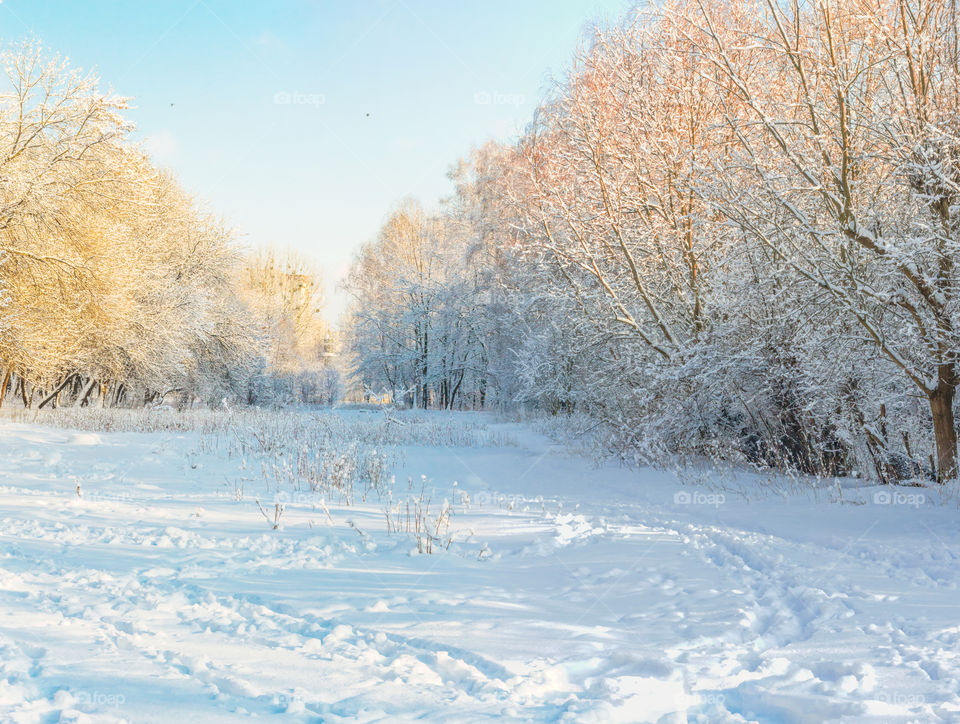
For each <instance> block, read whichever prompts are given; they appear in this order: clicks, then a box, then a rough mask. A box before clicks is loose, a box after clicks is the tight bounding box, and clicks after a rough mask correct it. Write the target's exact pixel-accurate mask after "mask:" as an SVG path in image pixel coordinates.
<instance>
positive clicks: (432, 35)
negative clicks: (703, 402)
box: [0, 0, 629, 316]
mask: <svg viewBox="0 0 960 724" xmlns="http://www.w3.org/2000/svg"><path fill="white" fill-rule="evenodd" d="M628 4H629V3H628V2H626V1H625V0H552V1H551V0H512V1H511V0H488V1H485V2H477V1H475V2H457V1H456V0H450V1H448V2H441V1H440V0H430V1H428V0H362V1H359V2H349V1H347V0H341V1H339V2H333V1H332V0H322V1H321V0H278V1H276V2H272V3H271V2H246V1H245V0H244V1H240V0H232V1H231V0H165V1H164V2H156V1H151V2H129V1H128V0H110V1H107V0H83V1H82V2H78V1H77V0H42V1H41V0H3V1H2V4H0V28H2V37H3V40H4V41H6V42H10V41H18V40H20V39H22V38H24V37H31V36H32V37H35V38H37V39H39V40H40V41H42V42H43V43H44V45H46V46H48V47H49V48H50V49H51V50H52V51H56V52H59V53H61V54H63V55H66V56H68V57H69V58H70V60H71V62H72V63H73V64H74V65H77V66H80V67H83V68H88V69H95V70H96V71H97V72H98V74H99V75H100V77H101V79H102V82H103V86H104V87H105V88H112V89H113V90H115V91H116V92H118V93H119V94H121V95H126V96H132V97H133V99H134V101H133V105H134V106H135V108H134V109H133V110H132V111H131V112H130V117H131V119H132V120H133V121H134V122H135V123H136V124H137V128H138V132H137V135H138V136H139V137H140V138H141V139H143V140H144V142H145V143H146V146H147V148H148V149H149V150H150V152H151V153H152V155H153V156H154V158H155V160H156V161H157V162H158V163H159V164H161V165H163V166H165V167H169V168H171V169H173V170H174V172H175V173H176V174H177V176H178V177H179V178H180V180H181V181H182V182H183V184H184V185H185V186H186V187H187V188H188V189H190V190H191V191H192V192H194V193H195V194H196V195H197V196H198V197H200V198H202V199H204V200H205V201H206V202H208V204H209V206H210V207H211V208H212V209H213V210H214V211H216V212H217V213H219V214H221V215H222V216H223V217H224V218H225V219H226V220H227V221H228V222H229V223H230V224H231V225H233V226H234V227H236V228H237V230H238V232H239V233H240V234H241V238H242V239H243V241H244V242H245V243H247V244H250V245H260V244H273V245H277V246H281V247H286V246H290V247H294V248H298V249H301V250H302V251H304V252H305V253H307V254H308V255H309V256H311V257H312V258H314V259H315V260H316V261H317V263H318V265H319V266H320V267H321V268H322V269H323V272H324V276H325V279H326V282H327V287H328V299H329V301H330V313H331V315H332V316H336V315H337V314H339V312H340V311H341V310H342V308H343V297H342V294H341V293H340V292H338V291H337V290H336V286H337V281H338V278H339V277H340V276H341V275H342V274H343V273H344V271H345V270H346V268H347V266H348V265H349V262H350V260H351V258H352V256H353V253H354V251H355V250H356V249H357V247H358V246H359V245H360V244H362V243H363V242H364V241H367V240H369V239H371V238H373V236H374V235H375V234H376V231H377V228H378V227H379V226H380V223H381V222H382V220H383V218H384V216H385V214H386V213H387V212H388V211H389V209H390V208H391V206H392V205H393V204H394V203H396V202H397V201H398V200H399V199H401V198H403V197H404V196H407V195H412V196H415V197H417V198H420V199H421V200H422V201H423V202H425V203H426V204H427V205H430V204H432V203H434V202H435V201H436V200H437V199H438V198H440V197H442V196H444V195H446V194H447V193H448V192H449V184H448V181H447V180H446V177H445V174H446V171H447V169H448V167H449V166H450V164H451V163H452V162H453V161H455V160H456V159H457V158H458V157H459V156H462V155H464V154H465V153H466V152H467V151H468V150H469V149H470V147H471V146H474V145H477V144H479V143H482V142H483V141H484V140H486V139H487V138H491V137H492V138H499V139H509V138H510V137H512V136H513V135H515V134H516V132H517V131H518V130H519V129H520V128H521V127H522V126H523V124H524V123H526V122H527V121H528V120H529V118H530V116H531V114H532V111H533V108H534V106H535V103H536V100H537V98H538V97H539V96H540V95H541V94H542V93H543V91H544V90H545V89H546V88H547V87H548V83H549V79H550V77H551V73H554V74H557V73H560V72H562V70H563V68H564V66H565V65H566V63H567V62H568V61H569V59H570V56H571V53H572V51H573V48H574V47H575V45H576V43H577V41H578V38H579V37H580V35H581V33H582V31H583V29H584V28H585V26H586V25H587V23H588V22H589V21H591V20H594V19H603V18H609V17H615V16H617V15H619V14H620V13H621V12H623V11H624V10H625V9H626V8H627V7H628Z"/></svg>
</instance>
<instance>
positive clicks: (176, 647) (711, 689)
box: [0, 413, 960, 722]
mask: <svg viewBox="0 0 960 724" xmlns="http://www.w3.org/2000/svg"><path fill="white" fill-rule="evenodd" d="M351 414H354V415H356V416H359V414H360V413H351ZM367 414H374V413H367ZM437 419H439V420H449V421H450V422H449V424H451V425H456V424H459V423H458V422H457V420H458V419H459V418H457V417H455V416H454V417H443V416H437ZM470 419H473V420H475V419H476V418H470ZM491 427H493V428H494V429H495V430H497V431H501V432H502V433H503V436H502V437H503V439H502V440H501V441H500V442H501V443H503V442H506V443H511V441H512V443H513V444H496V445H488V446H481V447H440V446H422V445H408V446H406V447H405V448H404V450H403V455H402V457H400V458H398V462H397V468H396V471H395V472H396V476H397V481H398V482H397V484H396V490H397V491H403V492H405V491H406V490H407V487H408V483H407V477H408V476H410V477H412V478H413V480H414V484H413V487H414V489H417V490H418V489H419V482H418V481H419V480H420V476H426V478H427V481H428V488H429V489H432V490H434V491H435V492H434V493H433V505H434V510H436V508H437V507H438V506H439V505H440V502H441V501H442V499H443V498H446V499H447V500H449V502H450V503H451V504H452V506H453V508H452V509H453V516H452V518H451V520H450V534H451V535H452V536H453V542H452V543H451V544H450V546H449V549H445V548H444V547H443V545H438V546H437V549H436V550H435V552H434V553H433V554H432V555H420V554H418V553H417V552H416V548H417V546H416V541H415V540H414V539H413V537H412V536H411V535H409V534H402V533H401V534H397V533H394V534H393V535H388V534H387V526H386V521H385V514H384V511H383V505H382V504H381V503H380V502H378V501H375V500H372V499H371V500H368V501H367V502H366V503H363V502H359V501H358V503H357V504H356V505H354V506H351V507H346V506H342V505H337V504H335V503H334V502H331V501H329V500H327V499H324V501H323V502H321V500H320V496H319V495H317V494H314V493H308V492H303V491H296V490H294V489H289V490H283V489H279V490H278V489H276V488H274V487H273V486H268V485H267V484H266V483H265V482H264V481H263V480H257V476H256V473H254V472H252V470H253V468H254V466H253V465H251V461H250V460H243V459H240V458H239V457H238V456H236V455H227V454H226V452H225V448H224V447H223V446H222V445H218V444H212V443H211V442H210V441H209V439H208V438H209V436H207V437H204V436H203V435H201V434H199V433H177V434H175V433H170V432H156V433H129V432H111V433H89V432H73V431H69V430H61V429H53V428H47V427H42V426H38V425H27V424H21V423H13V422H9V421H4V422H0V721H4V722H6V721H11V722H34V721H37V722H48V721H77V722H87V721H111V722H112V721H133V722H148V721H153V722H169V721H181V722H187V721H203V722H217V721H238V720H243V719H248V718H250V719H252V718H260V719H263V718H272V717H275V716H276V717H280V718H282V719H285V720H290V721H325V722H336V721H388V720H389V721H397V720H400V721H403V720H410V719H415V718H420V719H427V720H443V721H469V722H475V721H483V720H508V721H509V720H516V721H531V720H537V721H540V720H545V721H554V720H556V721H578V722H579V721H584V722H590V721H597V722H607V721H629V722H638V721H664V722H682V721H705V722H706V721H709V722H722V721H730V722H743V721H761V722H821V721H849V722H854V721H857V722H859V721H875V722H896V721H960V588H958V583H960V565H958V564H960V511H958V505H957V502H956V498H955V496H954V495H953V494H952V493H951V494H950V495H946V496H943V495H942V494H941V493H939V492H936V491H932V490H929V489H927V490H921V489H908V488H903V489H897V490H896V491H888V490H878V489H869V488H856V487H846V488H843V489H838V488H835V487H833V486H830V485H828V486H824V488H823V489H822V490H820V491H819V493H818V494H816V495H814V494H810V493H799V492H797V493H793V494H777V493H774V492H770V491H769V490H764V489H761V487H760V485H759V482H758V479H756V478H754V477H751V476H741V477H739V478H738V479H736V480H728V481H727V483H726V484H725V485H724V486H723V488H717V487H715V486H706V487H705V486H702V485H701V486H690V485H687V486H681V484H680V483H679V482H678V481H677V480H676V479H675V478H674V476H672V475H669V474H666V473H661V472H655V471H651V470H640V471H630V470H626V469H622V468H619V467H616V466H612V465H611V466H605V467H596V466H595V465H594V464H592V463H591V462H590V461H588V460H586V459H583V458H580V457H577V456H575V455H572V454H570V453H567V452H565V451H564V450H563V449H562V447H561V446H559V445H557V444H554V443H551V442H550V441H548V440H547V439H546V438H544V437H542V436H540V435H538V434H536V433H534V432H532V431H531V430H530V429H528V428H526V427H523V426H521V425H517V424H499V423H497V424H494V423H491ZM245 479H246V480H245ZM78 486H79V494H78V490H77V489H78ZM398 494H399V493H398ZM257 499H259V501H260V504H261V505H262V506H263V508H264V509H265V512H267V513H268V515H270V516H272V514H273V512H274V510H275V508H274V504H275V502H280V503H283V504H284V506H285V509H284V512H283V514H282V516H281V520H280V524H281V527H280V529H278V530H273V529H272V528H271V526H270V525H269V524H268V522H267V520H266V519H265V517H264V516H263V515H261V512H260V510H259V509H258V505H257V502H256V500H257Z"/></svg>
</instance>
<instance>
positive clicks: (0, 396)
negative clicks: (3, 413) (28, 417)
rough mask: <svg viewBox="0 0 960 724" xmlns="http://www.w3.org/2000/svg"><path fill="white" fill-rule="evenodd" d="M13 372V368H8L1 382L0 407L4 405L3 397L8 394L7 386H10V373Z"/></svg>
mask: <svg viewBox="0 0 960 724" xmlns="http://www.w3.org/2000/svg"><path fill="white" fill-rule="evenodd" d="M12 374H13V370H11V369H9V368H8V369H7V372H6V374H5V375H4V376H3V382H0V407H3V398H4V397H6V396H7V388H8V387H9V386H10V375H12Z"/></svg>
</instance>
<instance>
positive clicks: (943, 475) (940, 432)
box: [929, 365, 957, 483]
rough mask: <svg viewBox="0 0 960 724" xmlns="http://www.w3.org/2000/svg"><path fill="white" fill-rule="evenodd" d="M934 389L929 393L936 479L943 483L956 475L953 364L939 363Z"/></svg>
mask: <svg viewBox="0 0 960 724" xmlns="http://www.w3.org/2000/svg"><path fill="white" fill-rule="evenodd" d="M939 373H940V374H939V381H938V383H937V387H936V389H934V390H933V392H931V393H930V396H929V398H930V413H931V415H932V416H933V434H934V437H935V438H936V441H937V480H938V481H939V482H941V483H945V482H947V481H949V480H953V479H954V478H955V477H956V476H957V428H956V425H955V423H954V418H953V399H954V397H955V395H956V387H954V385H953V365H941V369H940V370H939Z"/></svg>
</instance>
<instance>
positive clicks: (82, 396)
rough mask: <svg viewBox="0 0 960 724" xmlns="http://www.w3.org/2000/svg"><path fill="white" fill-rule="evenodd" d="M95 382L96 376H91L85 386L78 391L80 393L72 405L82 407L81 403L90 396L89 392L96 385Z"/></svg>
mask: <svg viewBox="0 0 960 724" xmlns="http://www.w3.org/2000/svg"><path fill="white" fill-rule="evenodd" d="M96 384H97V378H96V377H91V378H90V381H89V382H88V383H87V386H86V387H84V388H83V389H82V390H81V391H80V394H78V395H77V400H76V402H74V403H73V406H74V407H83V405H84V404H85V403H86V402H87V399H88V398H89V397H90V393H91V392H93V388H94V387H95V386H96Z"/></svg>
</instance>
